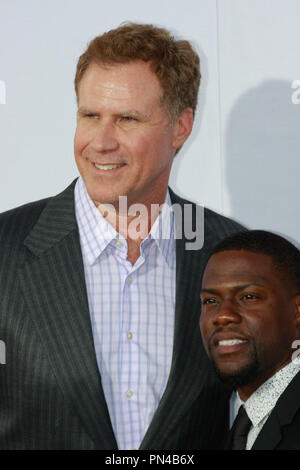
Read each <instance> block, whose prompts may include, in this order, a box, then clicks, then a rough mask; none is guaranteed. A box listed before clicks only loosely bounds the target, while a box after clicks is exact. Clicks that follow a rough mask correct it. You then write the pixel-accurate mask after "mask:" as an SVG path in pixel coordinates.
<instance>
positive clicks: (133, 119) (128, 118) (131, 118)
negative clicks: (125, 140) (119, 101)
mask: <svg viewBox="0 0 300 470" xmlns="http://www.w3.org/2000/svg"><path fill="white" fill-rule="evenodd" d="M122 119H123V121H135V118H134V117H132V116H122Z"/></svg>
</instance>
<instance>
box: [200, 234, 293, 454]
mask: <svg viewBox="0 0 300 470" xmlns="http://www.w3.org/2000/svg"><path fill="white" fill-rule="evenodd" d="M201 300H202V313H201V320H200V323H201V331H202V335H203V340H204V344H205V348H206V351H207V353H208V355H209V356H210V358H211V360H212V361H213V363H214V366H215V368H216V370H217V372H218V374H219V376H220V377H221V379H222V380H223V381H224V382H225V383H227V384H229V385H231V386H233V387H234V388H235V389H236V392H234V394H233V397H232V401H231V413H232V418H235V421H234V424H233V427H232V430H231V433H230V435H229V438H228V440H227V443H226V448H227V449H233V450H243V449H253V450H258V449H265V450H274V449H285V450H288V449H289V450H291V449H298V450H300V440H299V436H300V400H299V391H300V361H299V357H298V355H299V354H298V351H297V349H299V346H300V252H299V250H298V249H297V248H296V247H295V246H294V245H293V244H292V243H290V242H288V241H287V240H285V239H284V238H282V237H280V236H278V235H275V234H273V233H269V232H265V231H260V230H253V231H248V232H243V233H241V234H235V235H232V236H231V237H229V238H227V239H226V240H223V241H222V242H220V244H219V245H218V246H217V247H216V248H215V249H214V250H213V254H212V255H211V257H210V258H209V261H208V264H207V266H206V268H205V271H204V275H203V282H202V290H201Z"/></svg>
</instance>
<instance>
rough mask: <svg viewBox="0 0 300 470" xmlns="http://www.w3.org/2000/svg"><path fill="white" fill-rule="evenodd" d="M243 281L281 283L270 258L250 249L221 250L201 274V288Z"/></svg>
mask: <svg viewBox="0 0 300 470" xmlns="http://www.w3.org/2000/svg"><path fill="white" fill-rule="evenodd" d="M241 283H242V284H245V283H259V284H261V285H265V286H270V285H272V286H273V285H275V284H276V285H279V286H280V285H281V280H280V279H279V274H278V270H277V269H276V267H275V266H274V263H273V261H272V258H271V257H270V256H268V255H265V254H259V253H252V252H250V251H243V250H241V251H234V250H230V251H222V252H219V253H215V254H214V255H212V257H211V258H210V260H209V262H208V264H207V266H206V268H205V271H204V275H203V281H202V288H205V287H207V288H208V287H210V286H211V287H213V286H226V285H228V286H230V285H237V284H241Z"/></svg>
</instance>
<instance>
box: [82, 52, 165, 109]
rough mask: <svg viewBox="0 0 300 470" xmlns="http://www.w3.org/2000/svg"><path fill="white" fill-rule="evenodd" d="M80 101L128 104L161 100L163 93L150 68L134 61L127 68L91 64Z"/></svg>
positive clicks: (126, 65)
mask: <svg viewBox="0 0 300 470" xmlns="http://www.w3.org/2000/svg"><path fill="white" fill-rule="evenodd" d="M78 95H79V100H80V99H81V98H85V99H86V98H88V97H89V96H93V98H94V99H95V98H97V97H99V98H102V99H107V100H108V99H115V100H118V101H120V102H122V101H125V100H143V99H146V100H147V99H148V100H149V99H160V98H161V95H162V89H161V86H160V83H159V80H158V78H157V76H156V75H155V73H154V72H152V70H151V68H150V64H149V63H147V62H143V61H134V62H129V63H125V64H114V65H99V64H96V63H92V64H90V65H89V67H88V69H87V70H86V72H85V73H84V75H83V77H82V79H81V81H80V84H79V90H78Z"/></svg>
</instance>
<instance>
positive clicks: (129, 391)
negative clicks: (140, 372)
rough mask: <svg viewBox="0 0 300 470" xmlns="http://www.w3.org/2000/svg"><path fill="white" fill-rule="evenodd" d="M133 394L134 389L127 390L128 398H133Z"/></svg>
mask: <svg viewBox="0 0 300 470" xmlns="http://www.w3.org/2000/svg"><path fill="white" fill-rule="evenodd" d="M132 395H133V391H132V390H128V391H127V392H126V397H127V398H131V397H132Z"/></svg>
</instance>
